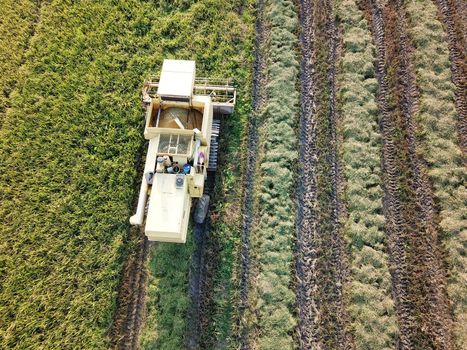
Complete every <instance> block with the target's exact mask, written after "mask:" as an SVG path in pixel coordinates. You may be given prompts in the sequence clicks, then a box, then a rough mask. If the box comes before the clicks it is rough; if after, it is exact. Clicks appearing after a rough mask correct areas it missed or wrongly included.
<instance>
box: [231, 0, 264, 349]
mask: <svg viewBox="0 0 467 350" xmlns="http://www.w3.org/2000/svg"><path fill="white" fill-rule="evenodd" d="M264 17H265V1H264V0H259V1H258V2H257V15H256V43H255V61H254V68H253V96H252V106H253V111H252V113H251V114H250V116H249V119H248V130H247V135H248V139H247V142H246V147H247V151H246V154H247V157H246V167H245V178H244V183H245V185H244V190H243V207H242V214H243V218H242V235H241V247H240V271H239V287H240V290H239V301H238V316H237V318H238V322H237V323H238V326H237V327H238V330H237V332H238V334H237V338H238V343H239V346H240V349H248V346H249V345H248V344H249V343H250V338H249V337H250V336H251V334H250V332H249V331H250V329H249V326H250V325H249V323H248V321H247V319H246V317H245V316H246V315H247V314H248V313H251V312H253V311H252V310H251V309H250V310H249V308H250V307H251V306H250V299H249V296H250V295H249V290H250V283H251V282H252V278H253V279H254V278H255V277H254V276H253V275H256V274H251V271H255V267H256V266H255V267H252V266H251V257H250V244H251V243H250V235H251V232H252V229H253V226H254V225H253V224H254V223H255V221H257V220H255V218H254V203H253V201H254V194H253V191H254V185H255V173H256V171H257V156H258V127H259V125H258V124H259V119H260V116H261V114H262V113H264V108H265V107H266V85H267V75H266V74H267V46H266V40H267V37H268V36H269V28H268V27H267V25H266V19H265V18H264ZM256 224H257V223H256Z"/></svg>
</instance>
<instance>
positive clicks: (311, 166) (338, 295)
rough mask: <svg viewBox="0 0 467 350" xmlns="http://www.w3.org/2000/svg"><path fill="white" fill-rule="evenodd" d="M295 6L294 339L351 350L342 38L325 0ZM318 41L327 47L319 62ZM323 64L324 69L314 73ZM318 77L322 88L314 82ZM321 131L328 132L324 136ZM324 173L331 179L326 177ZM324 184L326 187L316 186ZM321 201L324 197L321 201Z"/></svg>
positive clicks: (308, 346)
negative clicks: (341, 145) (341, 149)
mask: <svg viewBox="0 0 467 350" xmlns="http://www.w3.org/2000/svg"><path fill="white" fill-rule="evenodd" d="M299 12H300V16H299V17H300V23H301V28H302V32H301V35H300V41H301V46H302V56H303V57H302V63H301V79H300V80H301V105H302V113H301V117H300V163H301V165H302V169H301V173H300V178H299V185H298V203H299V206H298V215H297V253H296V278H297V302H298V313H299V324H298V333H299V334H298V337H299V339H298V340H299V343H300V348H301V349H311V348H313V349H324V348H336V349H353V348H354V343H353V339H352V336H351V334H350V333H349V332H348V331H347V326H348V324H349V317H348V315H347V312H346V310H345V305H344V296H343V284H344V283H345V280H346V279H347V276H348V271H347V266H346V262H345V259H346V258H345V249H344V242H343V239H342V235H341V233H342V232H341V225H340V218H341V216H342V215H343V210H344V208H343V203H342V201H341V198H340V193H341V190H342V178H341V172H340V168H339V164H338V158H337V154H338V151H337V144H338V136H337V131H336V123H337V118H338V115H337V112H336V91H335V90H336V88H335V83H336V60H337V58H338V56H339V52H340V45H341V42H340V40H341V39H340V33H339V30H338V26H337V24H336V23H335V20H334V18H333V14H332V5H331V2H330V1H329V0H321V1H310V0H302V1H300V6H299ZM321 43H324V44H323V45H325V47H324V49H325V51H326V52H325V57H326V61H325V65H324V66H323V65H322V57H323V53H322V52H320V51H319V50H320V44H321ZM321 49H322V47H321ZM320 70H322V71H325V72H326V75H325V76H319V71H320ZM323 79H324V80H325V82H324V81H323V82H322V83H323V84H324V83H325V84H327V86H326V87H324V86H319V85H320V81H321V80H323ZM326 88H327V90H328V94H329V96H324V97H323V95H320V93H321V94H322V91H323V90H324V89H326ZM323 101H324V102H323ZM320 102H323V106H320V105H319V104H320ZM319 113H321V114H322V113H325V118H326V120H322V118H321V119H318V116H317V114H319ZM321 124H322V125H321ZM321 130H323V131H325V133H326V135H325V136H324V137H325V139H324V141H323V138H322V137H321V136H320V135H319V133H320V131H321ZM320 142H321V143H323V142H324V143H325V145H323V144H320ZM322 163H324V164H325V166H323V165H322ZM329 177H330V183H326V182H325V181H328V180H326V179H327V178H329ZM323 179H324V180H323ZM323 181H324V182H323ZM323 184H324V185H327V186H326V187H327V189H321V188H320V187H321V185H323ZM329 187H330V188H329ZM323 199H324V202H326V201H327V202H328V203H327V204H326V203H325V204H322V200H323ZM323 212H324V213H323ZM328 220H329V221H330V225H328V224H327V223H326V221H328Z"/></svg>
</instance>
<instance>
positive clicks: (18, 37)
mask: <svg viewBox="0 0 467 350" xmlns="http://www.w3.org/2000/svg"><path fill="white" fill-rule="evenodd" d="M41 3H43V2H41V1H37V0H36V1H34V0H0V126H1V124H2V119H3V114H4V113H5V110H6V108H7V107H8V105H9V102H8V97H9V95H10V93H11V91H12V90H13V89H14V87H15V84H16V82H17V81H18V79H19V75H20V72H19V68H20V66H21V64H22V63H23V61H24V60H25V55H26V51H27V48H28V46H29V42H30V39H31V36H32V35H33V33H34V31H35V27H36V24H37V21H38V20H39V16H40V8H41ZM42 6H44V7H45V6H46V5H42Z"/></svg>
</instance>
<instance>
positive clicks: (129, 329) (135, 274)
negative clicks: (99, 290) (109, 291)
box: [110, 227, 151, 350]
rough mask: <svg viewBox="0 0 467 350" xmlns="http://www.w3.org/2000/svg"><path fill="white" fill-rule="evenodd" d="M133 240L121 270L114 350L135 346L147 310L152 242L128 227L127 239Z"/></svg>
mask: <svg viewBox="0 0 467 350" xmlns="http://www.w3.org/2000/svg"><path fill="white" fill-rule="evenodd" d="M133 240H137V243H136V247H135V249H134V251H133V253H132V254H131V256H130V257H129V258H128V259H127V261H126V263H125V266H124V269H123V276H122V282H121V286H120V290H119V295H118V299H117V300H118V304H117V305H118V307H117V312H116V316H115V321H114V324H113V326H112V330H111V332H110V338H111V347H112V348H113V349H121V350H127V349H137V348H138V341H139V333H140V330H141V325H142V321H143V319H144V315H145V312H146V292H147V282H148V271H147V260H148V255H149V248H150V245H151V243H150V242H149V241H148V240H147V239H146V237H145V235H144V231H143V230H142V229H141V228H138V227H132V228H131V229H130V239H129V241H130V242H131V241H133Z"/></svg>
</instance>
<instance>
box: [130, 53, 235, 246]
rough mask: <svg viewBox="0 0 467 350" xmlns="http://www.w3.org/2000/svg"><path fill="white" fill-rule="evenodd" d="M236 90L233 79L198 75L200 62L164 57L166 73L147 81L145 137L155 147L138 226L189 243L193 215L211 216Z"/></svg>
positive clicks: (156, 237)
mask: <svg viewBox="0 0 467 350" xmlns="http://www.w3.org/2000/svg"><path fill="white" fill-rule="evenodd" d="M235 98H236V92H235V89H234V87H233V86H232V85H231V83H230V81H229V80H227V79H207V78H196V65H195V62H194V61H184V60H164V62H163V65H162V71H161V75H160V78H157V77H153V76H151V77H149V78H148V79H147V80H146V81H145V83H144V86H143V90H142V102H143V105H144V107H145V109H146V122H145V128H144V137H145V138H146V139H147V140H149V146H148V151H147V156H146V163H145V167H144V174H143V178H142V182H141V188H140V194H139V199H138V206H137V210H136V214H135V215H133V216H132V217H131V218H130V223H131V224H132V225H140V226H143V225H144V231H145V234H146V236H147V237H148V239H149V240H151V241H161V242H176V243H185V241H186V234H187V229H188V222H189V218H190V213H191V211H192V210H191V207H192V202H193V201H196V207H195V210H193V219H194V221H195V222H196V223H202V222H203V221H204V220H205V217H206V213H207V210H208V205H209V195H208V194H207V193H206V188H205V187H206V186H205V184H206V180H207V177H208V174H209V176H211V175H212V174H213V172H214V171H215V169H216V166H217V137H218V135H219V123H220V121H219V120H218V119H214V118H215V117H218V116H221V115H227V114H231V113H232V112H233V108H234V105H235Z"/></svg>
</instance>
